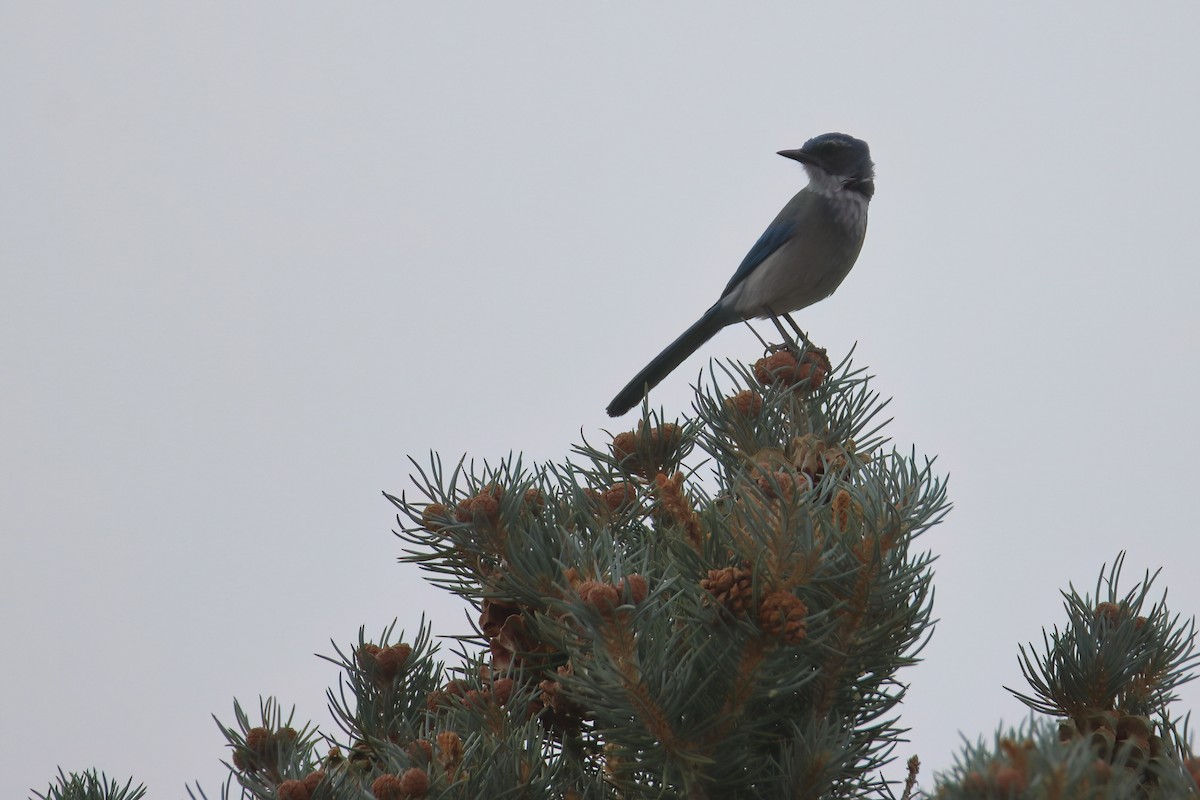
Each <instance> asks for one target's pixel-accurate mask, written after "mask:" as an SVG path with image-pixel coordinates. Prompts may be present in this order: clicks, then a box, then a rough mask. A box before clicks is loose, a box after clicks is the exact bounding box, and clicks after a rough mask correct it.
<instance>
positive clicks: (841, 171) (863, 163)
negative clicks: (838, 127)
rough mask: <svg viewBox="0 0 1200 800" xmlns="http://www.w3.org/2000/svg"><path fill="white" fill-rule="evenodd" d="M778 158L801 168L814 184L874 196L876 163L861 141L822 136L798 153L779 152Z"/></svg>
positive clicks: (842, 137)
mask: <svg viewBox="0 0 1200 800" xmlns="http://www.w3.org/2000/svg"><path fill="white" fill-rule="evenodd" d="M779 155H781V156H784V157H785V158H791V159H794V160H796V161H799V162H800V163H801V164H803V165H804V169H805V171H807V172H808V175H809V177H810V178H811V179H812V180H813V181H814V183H816V184H818V185H819V186H823V187H829V186H830V185H831V184H832V185H834V186H838V187H840V188H842V189H849V190H851V191H856V192H860V193H862V194H864V195H866V196H867V197H871V196H872V195H873V194H875V164H874V163H873V162H872V161H871V150H870V148H869V147H867V143H866V142H864V141H863V140H862V139H855V138H854V137H853V136H849V135H847V134H844V133H823V134H821V135H820V136H814V137H813V138H811V139H809V140H808V141H807V142H805V143H804V146H803V147H801V148H800V149H799V150H780V151H779Z"/></svg>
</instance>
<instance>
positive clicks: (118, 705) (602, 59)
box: [0, 0, 1200, 797]
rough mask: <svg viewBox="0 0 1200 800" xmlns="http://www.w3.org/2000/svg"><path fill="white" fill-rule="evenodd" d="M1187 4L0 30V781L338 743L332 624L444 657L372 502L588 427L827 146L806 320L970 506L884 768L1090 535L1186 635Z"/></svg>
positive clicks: (975, 722) (1048, 597)
mask: <svg viewBox="0 0 1200 800" xmlns="http://www.w3.org/2000/svg"><path fill="white" fill-rule="evenodd" d="M1197 8H1198V7H1197V6H1196V5H1195V4H1191V3H1187V4H1185V3H1175V4H1157V5H1155V4H1151V5H1143V6H1139V8H1138V10H1137V11H1136V12H1134V11H1133V10H1132V8H1131V7H1130V6H1127V5H1122V4H1117V3H1095V2H1089V3H1076V4H1070V3H1059V4H1042V3H1006V4H1003V5H1001V4H996V5H995V7H994V8H985V7H983V5H982V4H976V3H971V4H966V3H949V2H948V3H943V4H936V3H917V4H914V3H903V4H887V5H884V4H878V5H872V6H865V5H851V4H834V5H830V4H819V5H818V4H797V3H774V4H769V3H762V4H748V3H737V4H734V3H728V4H712V3H710V4H705V3H659V4H633V3H627V4H603V5H600V4H559V3H544V4H537V5H534V4H524V3H521V4H512V3H505V4H482V3H477V4H471V5H469V6H467V5H465V4H459V3H437V4H425V5H423V6H418V5H416V4H411V3H396V2H388V3H358V4H345V3H336V4H335V3H328V4H313V3H271V2H262V3H245V2H216V1H215V0H214V1H212V2H205V3H177V2H153V3H149V2H140V3H139V2H120V3H105V4H100V3H94V4H92V3H57V2H48V1H47V0H38V1H37V2H19V1H18V0H10V1H9V2H5V3H3V4H2V5H0V101H2V107H3V114H2V115H0V159H3V169H2V170H0V219H2V220H3V222H2V224H0V341H2V342H3V346H2V347H0V376H3V391H2V392H0V530H2V533H3V536H2V539H0V637H2V640H3V641H4V643H5V647H4V658H3V662H4V666H3V677H4V682H5V684H6V686H7V689H6V691H4V692H3V697H2V699H0V719H3V720H4V722H3V725H0V796H3V797H17V796H24V794H23V793H24V792H27V791H28V789H29V787H35V788H38V789H44V788H45V786H46V784H47V782H48V781H49V780H50V778H51V777H52V775H53V774H54V771H55V768H56V766H57V765H62V766H63V767H64V768H66V769H68V770H70V769H83V768H85V767H90V766H94V767H98V768H102V769H104V770H106V771H107V772H109V773H110V774H112V775H116V776H121V777H122V779H124V777H125V776H128V775H134V776H136V777H137V779H138V780H142V781H145V782H146V783H147V784H148V785H149V787H150V788H151V790H152V793H153V794H154V796H156V797H172V796H181V795H183V794H184V791H183V786H184V783H185V782H188V781H194V780H197V779H198V780H200V781H201V782H202V784H203V785H204V786H205V788H206V789H207V790H208V791H209V792H210V794H212V793H213V792H214V791H215V790H216V787H217V785H218V783H219V781H220V780H221V779H223V777H224V771H223V769H222V768H221V767H220V765H219V763H218V761H219V759H220V758H222V757H223V756H224V754H225V751H224V750H223V748H222V741H223V740H222V739H221V736H220V734H219V733H218V731H217V729H216V726H215V725H214V724H213V722H212V720H211V718H210V714H212V713H216V714H217V715H218V716H219V717H221V718H222V719H223V720H225V721H227V722H231V721H232V711H231V701H232V698H234V697H237V698H239V699H240V700H241V701H242V702H243V704H244V705H246V706H249V707H252V708H256V707H257V698H258V696H259V695H267V694H274V695H276V696H278V697H279V698H280V699H281V700H282V701H283V703H284V704H285V706H290V705H291V704H295V705H296V706H297V707H298V710H297V717H298V718H300V719H313V720H315V721H317V722H319V723H321V724H322V726H323V727H324V726H328V716H327V714H326V711H325V703H324V690H325V688H326V687H327V686H329V685H330V684H331V683H332V682H333V681H335V680H336V675H337V671H336V669H335V668H334V667H333V666H332V665H330V664H328V663H326V662H324V661H321V660H319V659H317V658H315V657H314V656H313V655H312V654H313V653H315V652H321V653H330V652H331V651H332V648H331V646H330V644H329V640H330V639H331V638H332V639H335V640H337V641H338V642H339V643H343V644H344V643H347V642H350V641H352V640H353V639H354V638H355V636H356V632H357V629H358V626H360V625H366V626H367V630H368V632H378V631H379V630H380V629H382V628H383V627H384V626H385V625H386V624H388V623H389V622H390V621H391V620H392V619H393V618H395V617H397V616H398V617H399V619H400V626H401V627H404V628H407V629H409V630H412V629H413V628H415V627H416V625H417V621H418V619H419V614H420V609H422V608H426V609H428V611H429V614H430V616H431V617H432V619H433V620H434V622H435V632H438V633H444V634H450V633H455V632H458V631H459V630H460V629H461V627H462V623H461V620H462V610H461V606H459V605H458V604H457V603H455V602H453V601H452V600H451V599H450V598H448V597H443V596H442V595H441V594H440V593H438V592H436V591H434V590H432V589H430V588H428V587H426V586H425V585H424V584H423V582H422V580H421V578H420V577H419V575H418V573H417V571H416V569H415V568H409V567H404V566H399V565H397V564H396V563H395V558H396V556H398V555H399V553H400V543H399V542H398V541H397V540H396V539H394V538H393V537H392V536H391V535H390V534H389V530H390V529H391V528H392V527H393V519H392V510H391V508H390V506H389V505H388V504H387V503H386V502H385V501H384V500H383V498H382V497H381V496H380V490H383V489H387V490H389V491H393V492H394V491H399V490H402V489H404V488H405V486H406V483H407V482H406V475H407V474H408V472H409V465H408V463H407V461H406V458H405V457H406V456H407V455H410V454H411V455H414V456H415V457H417V458H418V459H421V460H423V459H425V458H426V457H427V454H428V452H429V451H430V450H437V451H438V452H440V453H442V454H443V456H444V457H446V458H447V459H456V458H457V457H458V456H459V455H461V454H462V453H464V452H466V453H470V454H471V455H473V456H475V457H477V458H480V459H493V460H494V459H497V458H499V457H502V456H504V455H505V454H507V453H508V452H509V451H510V450H517V451H524V452H525V453H526V454H527V456H528V457H530V458H533V459H539V460H546V459H561V458H563V457H565V456H566V455H567V454H568V452H569V450H570V446H571V444H572V443H573V442H575V441H577V440H578V437H579V433H580V430H581V429H582V430H583V431H584V433H585V434H586V435H588V437H589V438H590V439H593V440H595V439H597V438H598V437H599V436H600V433H599V431H600V429H601V428H603V427H609V428H610V429H612V430H620V429H621V428H619V427H613V423H610V422H609V420H608V419H607V418H606V417H605V416H604V406H605V404H606V403H607V402H608V400H609V399H610V398H611V397H612V395H613V394H614V393H615V392H616V390H617V389H619V388H620V387H621V386H622V385H624V383H625V382H626V380H628V379H629V377H630V376H631V375H632V374H633V372H634V371H636V370H637V369H638V368H639V367H641V366H642V365H643V364H644V363H645V362H646V361H647V360H648V359H649V358H650V357H651V356H652V355H654V354H655V353H657V352H658V350H659V349H660V348H661V347H662V346H663V345H665V344H666V343H667V342H668V341H670V340H671V339H672V338H673V337H674V336H675V335H676V334H677V333H679V332H680V331H681V330H682V329H683V328H684V327H685V326H686V325H688V324H689V323H691V322H692V321H693V320H694V319H695V318H696V317H697V316H698V315H699V314H700V313H701V312H702V311H703V310H704V309H705V308H707V307H708V305H709V304H710V303H711V302H712V301H713V300H715V299H716V297H717V295H718V293H719V292H720V290H721V288H722V287H723V286H724V285H725V282H726V280H727V279H728V277H729V275H730V274H731V273H732V271H733V269H734V268H735V267H736V265H737V264H738V262H739V261H740V260H741V258H742V256H743V255H744V253H745V251H746V250H747V249H748V248H749V246H750V245H751V244H752V243H753V242H754V240H755V239H756V238H757V236H758V234H759V233H760V232H761V230H762V228H763V227H765V225H766V223H767V222H768V221H769V220H770V219H771V218H772V216H773V215H774V214H775V212H776V211H777V210H778V209H779V207H780V206H781V205H782V204H783V203H784V202H785V201H786V200H787V199H788V198H789V197H790V196H791V195H792V193H793V192H794V191H795V190H796V189H797V188H798V187H799V186H800V185H801V184H802V183H803V173H802V171H801V170H800V168H799V167H798V166H797V165H796V164H794V163H792V162H789V161H786V160H784V159H781V158H779V157H777V156H776V155H774V153H775V151H776V150H779V149H783V148H788V147H796V146H799V145H800V144H801V143H802V142H803V141H804V140H805V139H807V138H808V137H810V136H812V135H815V134H818V133H822V132H825V131H830V130H841V131H845V132H847V133H851V134H853V135H856V136H859V137H861V138H864V139H866V140H867V141H868V142H870V144H871V147H872V152H873V155H874V157H875V160H876V162H877V164H878V193H877V195H876V199H875V201H874V203H873V205H872V209H871V230H870V232H869V234H868V237H867V245H866V248H865V249H864V252H863V254H862V257H861V258H860V259H859V262H858V265H857V266H856V267H855V270H854V272H853V273H851V275H850V277H849V278H848V279H847V280H846V282H845V283H844V284H843V285H842V287H841V289H840V290H839V291H838V293H837V294H836V295H835V296H834V297H833V298H831V299H830V300H828V301H826V302H824V303H822V304H821V305H819V306H817V307H815V308H812V309H809V310H807V311H805V312H804V313H803V315H802V320H803V323H804V324H805V326H806V328H807V329H808V330H809V332H810V334H811V335H812V336H813V338H814V339H815V340H816V341H817V342H819V343H821V344H823V345H825V346H826V347H828V348H829V349H830V351H831V353H832V354H834V355H837V354H840V353H843V352H845V350H846V349H847V348H848V347H849V346H850V345H851V344H852V343H853V342H855V341H857V342H858V350H857V358H858V361H859V363H861V364H864V365H868V366H869V367H870V368H871V370H872V372H874V373H875V374H876V375H878V388H879V389H880V391H882V392H883V393H884V394H885V395H892V396H894V397H895V400H894V402H893V404H892V406H891V412H892V413H893V414H894V416H895V418H896V419H895V422H894V424H893V426H892V428H891V433H892V435H893V436H894V437H895V439H896V441H897V443H898V444H899V445H900V446H901V447H903V448H907V447H908V446H910V445H915V446H916V447H917V450H918V451H919V452H921V453H926V454H930V455H935V454H936V455H938V456H939V462H938V463H939V464H940V465H941V468H942V470H943V471H944V472H950V473H951V474H952V477H951V484H950V488H951V496H952V498H953V500H954V501H955V503H956V508H955V510H954V512H953V513H952V514H951V516H950V517H949V518H948V520H947V522H946V524H945V525H943V526H942V527H940V528H938V529H935V531H934V532H932V533H931V534H929V535H928V536H927V538H926V539H925V540H924V545H925V546H926V547H928V548H930V549H932V550H933V551H934V552H935V553H937V554H939V556H940V559H939V561H938V562H937V564H936V569H937V578H936V586H937V606H936V609H935V611H936V615H937V616H938V617H940V618H941V624H940V626H939V628H938V630H937V633H936V635H935V637H934V640H933V643H932V645H931V646H930V647H929V648H928V649H927V650H926V651H925V653H924V656H925V659H926V661H925V663H923V664H922V665H920V666H918V667H916V668H913V669H910V670H909V671H908V672H907V673H906V674H904V676H903V677H904V678H905V679H906V680H908V681H910V682H911V686H912V688H911V693H910V696H909V698H908V700H907V701H906V703H905V705H904V707H903V713H904V721H905V722H906V723H907V724H908V725H909V726H911V727H912V728H913V732H912V739H913V743H912V745H911V746H910V747H906V748H903V749H902V750H901V751H900V752H899V755H900V756H901V757H902V758H903V757H907V756H908V755H910V754H911V753H914V752H915V753H918V754H919V755H920V756H921V758H922V761H923V762H924V764H925V765H926V766H927V769H936V768H940V767H945V766H947V765H948V764H949V762H950V759H951V757H952V755H953V753H954V752H955V751H956V750H957V748H958V744H959V732H960V731H961V732H962V733H964V734H965V735H967V736H968V737H971V738H974V737H976V736H978V735H980V734H990V732H991V731H993V730H994V728H995V726H996V725H997V724H998V723H999V721H1000V720H1001V719H1003V720H1005V721H1007V722H1017V721H1019V720H1020V719H1022V718H1023V716H1024V712H1023V710H1022V707H1021V706H1020V705H1019V704H1018V703H1017V702H1016V701H1014V700H1012V699H1011V698H1010V697H1009V696H1008V694H1007V693H1006V692H1005V691H1004V690H1003V689H1002V688H1001V686H1002V685H1004V684H1007V685H1010V686H1019V685H1021V679H1020V675H1019V672H1018V669H1017V662H1016V653H1017V649H1016V648H1017V645H1018V643H1020V642H1024V641H1029V640H1040V636H1041V627H1042V626H1043V625H1052V624H1055V623H1061V622H1062V620H1063V615H1062V613H1061V611H1060V608H1059V602H1060V601H1059V597H1058V591H1059V589H1060V588H1064V587H1065V586H1066V584H1067V582H1068V581H1074V582H1075V583H1076V585H1079V586H1087V587H1090V586H1091V585H1092V584H1093V583H1094V580H1095V576H1096V575H1097V573H1098V570H1099V569H1100V566H1101V564H1102V563H1103V562H1105V561H1111V559H1112V558H1113V557H1114V556H1115V554H1116V553H1117V551H1119V550H1120V549H1122V548H1127V549H1128V550H1129V551H1130V555H1129V563H1128V570H1127V574H1128V575H1129V576H1130V577H1133V576H1136V575H1138V574H1139V573H1140V571H1141V570H1142V569H1145V568H1147V567H1150V568H1157V567H1159V566H1163V567H1164V575H1163V578H1162V584H1163V585H1164V586H1170V587H1171V606H1172V608H1173V609H1174V610H1176V611H1179V612H1182V613H1183V614H1185V615H1188V616H1190V615H1192V614H1195V613H1196V612H1197V611H1198V610H1200V584H1198V583H1197V582H1196V581H1195V579H1194V573H1193V569H1194V564H1195V563H1196V559H1197V556H1198V555H1200V553H1198V550H1200V546H1198V545H1197V541H1196V539H1197V537H1196V535H1195V524H1196V515H1195V511H1194V506H1193V503H1194V502H1195V496H1196V492H1195V487H1194V484H1195V472H1194V465H1193V462H1194V457H1195V455H1194V454H1195V453H1196V451H1197V447H1198V446H1200V431H1198V428H1197V418H1196V410H1195V398H1196V397H1197V393H1198V390H1200V377H1198V375H1200V373H1198V372H1197V370H1196V369H1195V363H1194V359H1195V357H1196V352H1197V344H1198V343H1200V322H1198V320H1197V314H1196V310H1195V302H1196V298H1197V296H1198V294H1200V277H1198V273H1197V271H1196V268H1195V267H1196V264H1195V262H1196V257H1195V255H1194V247H1193V244H1192V242H1191V240H1192V239H1193V238H1194V234H1193V231H1194V224H1195V223H1194V217H1195V202H1194V200H1193V198H1192V192H1193V191H1194V187H1195V186H1196V185H1197V183H1200V180H1198V179H1200V161H1198V158H1197V154H1196V147H1195V145H1194V141H1195V139H1196V134H1197V131H1198V129H1200V119H1198V117H1197V111H1196V101H1195V93H1196V87H1197V86H1200V74H1198V72H1200V69H1198V68H1200V56H1198V55H1197V53H1196V47H1195V41H1194V32H1195V30H1196V29H1197V26H1198V25H1200V11H1198V10H1197ZM759 354H760V348H759V347H758V346H757V345H756V343H755V341H754V340H753V338H752V337H751V336H750V334H749V332H747V331H745V330H744V329H738V328H731V329H729V330H727V331H725V332H723V333H721V334H720V335H719V336H718V337H717V338H716V339H714V340H713V341H712V342H711V343H709V344H708V345H707V346H705V347H704V348H702V350H701V351H700V353H699V354H698V355H696V356H694V357H693V358H692V359H691V360H689V361H688V362H687V363H686V364H685V365H684V367H683V368H681V369H680V370H679V371H678V372H677V373H676V374H674V375H672V376H671V377H670V378H669V379H668V380H667V381H666V382H665V383H664V384H663V385H662V386H660V387H659V388H658V389H657V390H656V391H655V392H654V394H653V396H652V399H653V401H654V402H655V403H657V404H662V405H663V406H665V407H666V408H667V409H668V410H677V409H686V408H687V407H688V404H689V398H690V390H689V388H688V386H689V383H691V382H692V381H693V380H694V379H695V376H696V375H697V373H698V372H699V370H700V369H701V368H702V367H703V365H704V364H705V363H706V360H707V359H708V358H710V357H719V358H727V357H734V358H739V359H742V360H753V359H754V358H756V357H757V356H758V355H759ZM630 419H632V418H630ZM626 422H627V423H628V424H632V423H631V422H629V420H626ZM1198 697H1200V690H1198V689H1196V688H1193V687H1189V688H1188V690H1187V691H1186V697H1185V702H1184V703H1183V707H1182V708H1181V709H1180V711H1183V710H1186V709H1192V708H1195V707H1196V702H1195V701H1196V699H1197V698H1198ZM899 772H900V768H899V765H897V769H896V773H897V774H899ZM923 777H924V782H925V783H926V785H929V778H930V775H929V772H928V771H927V772H926V773H925V775H924V776H923Z"/></svg>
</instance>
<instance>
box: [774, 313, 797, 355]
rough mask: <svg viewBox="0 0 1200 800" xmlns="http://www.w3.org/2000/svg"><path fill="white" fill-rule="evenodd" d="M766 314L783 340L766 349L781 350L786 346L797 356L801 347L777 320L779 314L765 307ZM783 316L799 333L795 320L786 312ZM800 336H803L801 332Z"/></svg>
mask: <svg viewBox="0 0 1200 800" xmlns="http://www.w3.org/2000/svg"><path fill="white" fill-rule="evenodd" d="M767 314H768V315H769V316H770V317H771V322H773V323H774V324H775V329H776V330H778V331H779V335H780V336H782V337H783V342H784V343H783V344H782V345H778V346H775V347H771V348H768V349H771V350H783V349H785V348H786V349H787V350H791V351H792V352H793V353H794V354H795V355H796V357H797V358H799V357H800V352H801V347H800V345H798V344H797V343H796V340H795V339H793V338H792V335H791V334H790V333H788V331H787V329H786V328H784V327H783V323H781V322H780V321H779V316H778V315H777V314H776V313H775V312H774V311H772V310H771V309H770V308H768V309H767ZM783 316H784V317H785V318H786V319H787V321H788V322H790V323H792V327H793V328H796V332H797V333H799V332H800V329H799V328H797V327H796V323H795V321H794V320H793V319H792V318H791V317H790V316H788V315H787V314H784V315H783ZM800 337H801V338H803V337H804V334H803V333H801V334H800Z"/></svg>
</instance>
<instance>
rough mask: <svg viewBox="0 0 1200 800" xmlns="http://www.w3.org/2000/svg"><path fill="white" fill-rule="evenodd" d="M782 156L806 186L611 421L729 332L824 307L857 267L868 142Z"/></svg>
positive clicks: (831, 137)
mask: <svg viewBox="0 0 1200 800" xmlns="http://www.w3.org/2000/svg"><path fill="white" fill-rule="evenodd" d="M779 155H781V156H785V157H787V158H791V159H795V160H796V161H799V162H800V163H801V164H803V165H804V170H805V172H807V173H808V185H807V186H805V187H804V188H803V189H801V190H800V192H799V193H798V194H797V195H796V196H795V197H793V198H792V199H791V202H789V203H788V204H787V205H786V206H784V207H783V210H782V211H780V212H779V215H778V216H777V217H775V220H774V222H772V223H771V224H770V225H769V226H768V227H767V230H766V231H765V232H764V233H763V235H762V236H760V237H759V239H758V241H757V242H755V243H754V247H752V248H750V252H749V253H747V254H746V257H745V258H744V259H743V260H742V264H741V266H740V267H738V269H737V272H735V273H733V277H732V278H731V279H730V280H729V283H728V285H726V287H725V291H724V292H722V293H721V299H719V300H717V302H715V303H713V305H712V308H710V309H708V311H705V312H704V316H702V317H700V319H699V320H697V321H696V323H695V324H694V325H692V327H690V328H688V329H687V330H686V331H684V332H683V335H682V336H680V337H679V338H678V339H676V340H675V341H673V342H671V344H670V345H668V346H667V349H666V350H663V351H662V352H661V353H659V354H658V356H657V357H655V359H654V360H653V361H651V362H650V363H649V364H647V365H646V367H645V369H643V370H642V371H641V372H639V373H638V374H637V375H635V376H634V378H633V380H631V381H630V382H629V383H628V385H626V387H625V388H624V389H622V390H621V391H620V393H619V394H618V395H617V396H616V397H614V398H613V401H612V402H611V403H609V404H608V414H609V416H612V417H619V416H621V415H622V414H624V413H625V412H626V411H628V410H629V409H631V408H633V407H634V406H635V405H637V404H638V403H639V402H641V400H642V398H643V397H644V396H645V394H646V392H648V391H650V390H651V389H653V388H654V387H655V386H657V385H658V383H659V382H660V381H661V380H662V379H663V378H665V377H667V375H669V374H670V373H671V371H672V370H673V369H675V368H676V367H678V366H679V365H680V364H682V363H683V361H684V359H686V358H687V357H688V356H690V355H691V354H692V353H694V352H696V349H697V348H698V347H700V345H702V344H704V343H705V342H707V341H708V340H709V339H711V338H712V337H713V335H714V334H716V332H717V331H719V330H721V329H722V328H724V327H725V326H726V325H732V324H733V323H735V322H740V321H742V320H745V319H750V318H751V317H760V318H761V317H775V316H776V315H778V314H786V313H788V312H790V311H798V310H799V309H801V308H804V307H805V306H810V305H812V304H813V303H815V302H817V301H818V300H824V299H825V298H826V297H828V296H829V295H831V294H833V290H834V289H836V288H837V287H838V284H840V283H841V282H842V279H843V278H845V277H846V275H847V274H848V273H849V272H850V268H851V267H853V266H854V261H855V260H856V259H857V258H858V252H859V251H860V250H861V249H862V245H863V238H864V237H865V236H866V233H867V205H868V203H870V201H871V196H872V195H873V194H875V165H874V164H873V163H872V162H871V151H870V150H869V149H868V148H867V143H866V142H864V141H863V140H861V139H855V138H854V137H853V136H847V135H846V134H844V133H826V134H822V135H821V136H817V137H814V138H812V139H809V140H808V141H807V142H805V143H804V146H803V147H801V148H800V149H799V150H780V151H779Z"/></svg>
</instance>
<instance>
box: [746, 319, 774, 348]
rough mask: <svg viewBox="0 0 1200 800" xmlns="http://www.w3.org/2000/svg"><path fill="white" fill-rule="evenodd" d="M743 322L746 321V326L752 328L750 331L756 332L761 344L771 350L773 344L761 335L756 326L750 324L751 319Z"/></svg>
mask: <svg viewBox="0 0 1200 800" xmlns="http://www.w3.org/2000/svg"><path fill="white" fill-rule="evenodd" d="M742 322H744V323H745V324H746V327H747V328H749V329H750V332H751V333H753V334H754V338H755V339H758V342H759V344H761V345H762V346H763V350H766V351H768V352H769V351H770V350H771V345H770V344H768V343H767V340H766V339H764V338H763V337H762V336H760V335H759V333H758V331H756V330H754V326H753V325H751V324H750V320H748V319H744V320H742Z"/></svg>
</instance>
